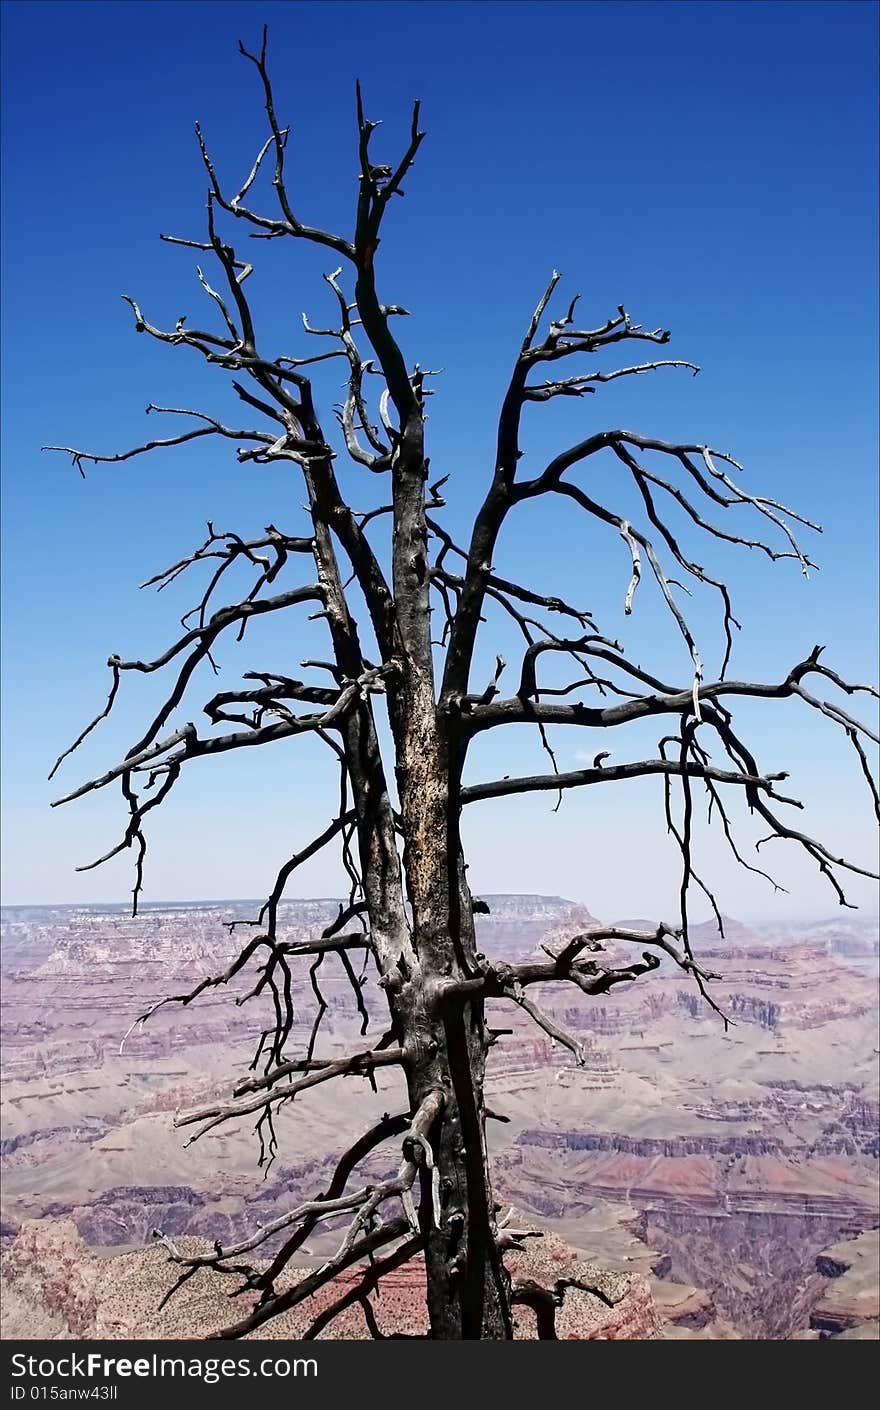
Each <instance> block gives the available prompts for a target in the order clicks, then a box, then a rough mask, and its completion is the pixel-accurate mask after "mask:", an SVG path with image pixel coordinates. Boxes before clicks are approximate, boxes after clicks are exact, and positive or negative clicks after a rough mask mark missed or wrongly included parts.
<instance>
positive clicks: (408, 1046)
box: [394, 701, 512, 1341]
mask: <svg viewBox="0 0 880 1410" xmlns="http://www.w3.org/2000/svg"><path fill="white" fill-rule="evenodd" d="M431 706H432V708H431V729H430V733H431V735H432V736H433V737H432V738H431V740H430V745H429V746H428V747H426V741H425V739H424V737H422V739H421V741H419V742H414V741H413V739H412V737H410V740H409V741H408V744H409V747H404V749H403V751H402V756H403V758H404V760H405V761H406V762H405V763H404V764H403V765H402V766H399V768H398V779H399V782H400V784H401V803H402V814H403V822H404V837H405V849H404V858H403V861H404V872H405V875H406V881H407V890H408V894H409V898H410V902H411V905H412V911H413V951H414V960H413V971H414V972H413V973H412V974H407V973H404V972H403V970H404V969H405V968H406V967H405V966H401V975H400V980H401V982H400V985H399V986H395V988H396V992H395V995H394V1011H395V1016H396V1018H397V1021H398V1024H399V1027H400V1032H401V1035H402V1037H401V1041H402V1045H403V1047H404V1049H405V1050H406V1052H407V1056H408V1071H407V1077H408V1085H409V1097H410V1104H411V1108H412V1110H413V1111H416V1110H417V1109H418V1107H419V1106H420V1104H421V1103H422V1102H423V1101H424V1099H425V1098H426V1097H427V1096H428V1095H429V1094H430V1093H431V1092H433V1091H438V1090H439V1091H442V1093H443V1095H444V1105H443V1108H442V1112H441V1116H440V1120H439V1123H438V1125H439V1130H438V1131H437V1132H435V1133H434V1144H435V1161H436V1166H437V1172H438V1175H439V1205H440V1209H439V1215H440V1217H439V1223H437V1222H435V1218H434V1213H433V1205H432V1198H431V1190H430V1173H429V1172H427V1171H423V1182H424V1188H423V1198H422V1200H421V1203H420V1211H421V1220H422V1229H423V1234H424V1240H425V1266H426V1274H427V1285H428V1315H429V1319H430V1327H431V1336H432V1338H434V1339H439V1340H462V1339H464V1340H485V1341H497V1340H507V1339H509V1338H510V1337H511V1335H512V1333H511V1318H510V1286H509V1280H508V1278H507V1275H506V1273H505V1271H504V1268H503V1265H502V1261H501V1256H500V1253H499V1251H498V1248H497V1243H496V1221H495V1208H494V1201H493V1197H492V1189H491V1183H490V1179H489V1162H488V1157H487V1151H486V1136H485V1109H484V1101H483V1078H484V1073H485V1066H486V1051H487V1047H488V1039H487V1034H486V1028H485V1023H484V1005H483V1000H482V997H481V996H479V995H477V994H470V993H468V992H467V990H464V991H460V992H457V993H453V994H451V995H446V994H444V990H446V989H448V987H449V985H450V983H451V984H460V983H462V982H464V983H466V982H467V980H468V979H473V978H474V976H476V975H478V973H479V969H478V965H477V960H476V945H475V933H474V921H473V904H472V900H471V895H470V891H469V889H468V886H467V882H466V879H465V870H464V864H463V858H462V852H461V842H460V838H459V832H458V804H457V801H456V800H454V799H452V800H451V799H450V796H449V795H450V787H449V780H450V769H449V754H450V750H449V748H448V746H447V744H446V741H445V740H444V739H443V738H442V735H441V732H440V731H439V730H438V729H437V726H436V716H435V714H434V708H433V701H432V702H431ZM409 718H410V719H412V712H410V714H409Z"/></svg>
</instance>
